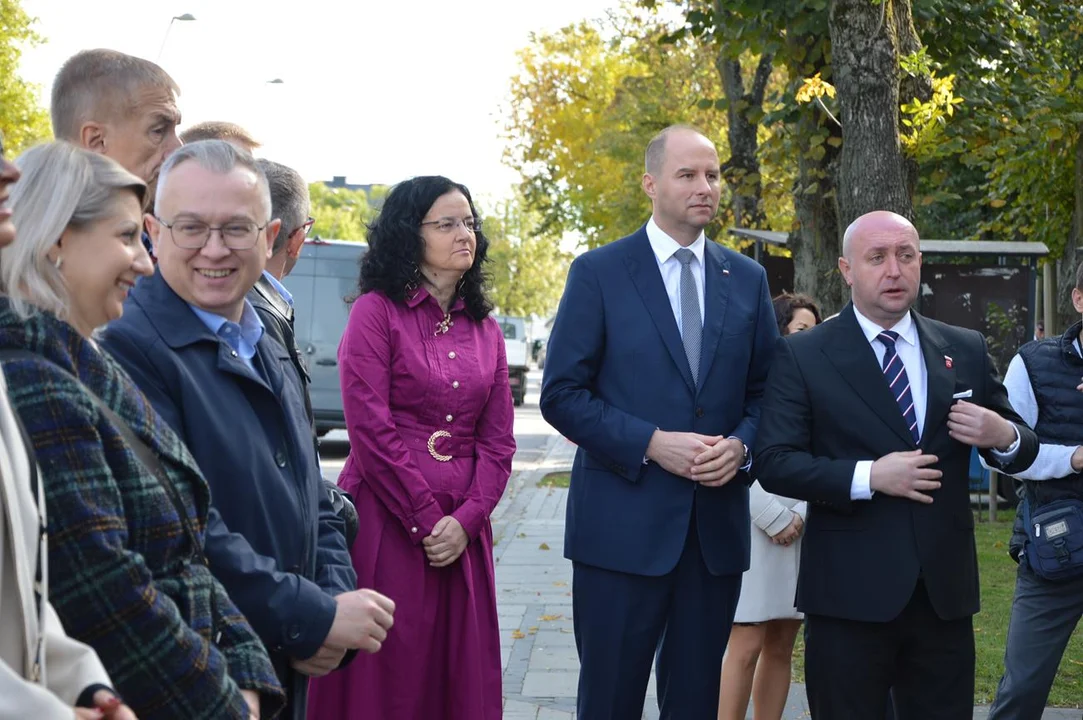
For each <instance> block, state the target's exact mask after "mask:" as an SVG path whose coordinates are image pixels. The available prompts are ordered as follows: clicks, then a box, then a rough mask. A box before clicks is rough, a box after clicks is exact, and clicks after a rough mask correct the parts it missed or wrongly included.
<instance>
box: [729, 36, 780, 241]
mask: <svg viewBox="0 0 1083 720" xmlns="http://www.w3.org/2000/svg"><path fill="white" fill-rule="evenodd" d="M728 55H729V54H728V53H727V52H726V48H724V47H723V48H719V51H718V55H717V57H716V60H715V67H717V68H718V73H719V75H720V76H721V78H722V89H723V91H724V92H725V94H726V100H727V101H728V107H727V110H726V115H727V119H728V121H729V122H728V125H729V127H728V130H727V135H728V138H729V146H730V157H729V160H727V161H726V162H725V163H723V165H722V176H723V177H724V178H725V179H726V184H727V185H729V188H730V193H731V197H732V200H731V203H730V208H731V211H732V213H733V224H734V225H735V226H736V227H744V228H762V227H763V226H764V222H765V221H766V219H767V216H766V213H764V210H763V202H762V196H763V181H762V179H761V177H760V160H759V139H758V137H757V131H758V130H759V126H760V123H759V117H760V116H762V114H763V113H762V106H763V94H764V91H765V90H766V88H767V81H768V79H770V77H771V69H772V62H773V58H772V56H771V55H763V56H762V57H760V60H759V63H757V65H756V72H755V74H754V75H753V78H752V84H751V87H750V88H749V89H748V91H747V92H746V91H745V83H744V78H743V77H742V76H741V61H740V60H739V59H736V58H731V57H729V56H728Z"/></svg>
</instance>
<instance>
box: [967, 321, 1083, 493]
mask: <svg viewBox="0 0 1083 720" xmlns="http://www.w3.org/2000/svg"><path fill="white" fill-rule="evenodd" d="M1072 347H1073V348H1075V351H1076V353H1079V354H1080V355H1083V352H1080V347H1079V340H1078V339H1076V340H1074V341H1073V342H1072ZM1004 387H1005V388H1007V390H1008V401H1009V402H1010V403H1011V404H1012V407H1013V408H1015V411H1016V412H1017V413H1019V417H1021V418H1023V422H1025V423H1026V424H1027V425H1029V426H1030V427H1031V428H1033V427H1034V426H1035V425H1036V424H1037V423H1038V399H1037V398H1036V397H1034V386H1033V385H1032V384H1031V382H1030V374H1029V373H1028V372H1027V366H1026V364H1025V363H1024V362H1023V358H1021V357H1020V356H1018V355H1016V356H1015V357H1013V358H1012V361H1011V363H1010V364H1009V365H1008V372H1006V373H1005V374H1004ZM1076 447H1077V446H1076V445H1053V444H1050V443H1042V444H1041V445H1039V446H1038V457H1036V458H1035V459H1034V463H1033V464H1031V466H1030V467H1028V468H1027V469H1026V470H1024V471H1023V472H1021V473H1018V474H1016V475H1015V477H1017V478H1019V479H1020V480H1057V479H1059V478H1062V477H1067V476H1069V475H1071V474H1072V473H1074V472H1075V470H1074V469H1072V453H1074V452H1075V449H1076ZM982 464H983V465H984V464H985V463H984V462H983V463H982ZM987 467H988V466H987Z"/></svg>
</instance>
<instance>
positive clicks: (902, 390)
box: [876, 330, 919, 443]
mask: <svg viewBox="0 0 1083 720" xmlns="http://www.w3.org/2000/svg"><path fill="white" fill-rule="evenodd" d="M876 339H877V340H879V341H880V342H881V343H883V345H884V348H885V352H884V363H883V365H884V378H886V379H887V384H888V386H889V387H890V388H891V394H892V395H894V396H895V402H896V403H897V404H898V405H899V410H901V411H902V414H903V418H904V419H905V420H906V424H907V425H908V426H909V427H910V434H911V435H912V436H913V438H914V442H915V443H916V442H918V439H919V438H918V416H917V412H915V410H914V395H913V393H911V392H910V378H908V377H907V376H906V368H905V367H903V361H902V358H901V357H899V353H898V352H896V350H895V341H896V340H898V339H899V333H897V332H895V331H894V330H884V331H882V332H881V333H880V334H879V335H877V336H876Z"/></svg>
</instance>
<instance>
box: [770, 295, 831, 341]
mask: <svg viewBox="0 0 1083 720" xmlns="http://www.w3.org/2000/svg"><path fill="white" fill-rule="evenodd" d="M772 302H773V303H774V306H775V320H776V321H777V322H778V334H779V335H782V336H783V337H785V336H786V335H792V334H793V333H795V332H800V331H802V330H808V329H809V328H810V327H814V326H816V325H819V324H820V323H822V322H823V319H822V318H821V317H820V308H819V307H817V305H816V301H815V300H813V299H812V298H810V297H809V296H808V295H802V294H800V293H788V292H787V293H782V294H781V295H779V296H778V297H776V298H775V299H774V300H773V301H772Z"/></svg>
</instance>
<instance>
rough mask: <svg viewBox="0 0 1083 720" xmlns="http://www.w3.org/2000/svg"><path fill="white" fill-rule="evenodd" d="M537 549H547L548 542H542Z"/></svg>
mask: <svg viewBox="0 0 1083 720" xmlns="http://www.w3.org/2000/svg"><path fill="white" fill-rule="evenodd" d="M538 549H539V550H548V549H549V543H542V544H541V545H539V546H538Z"/></svg>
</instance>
